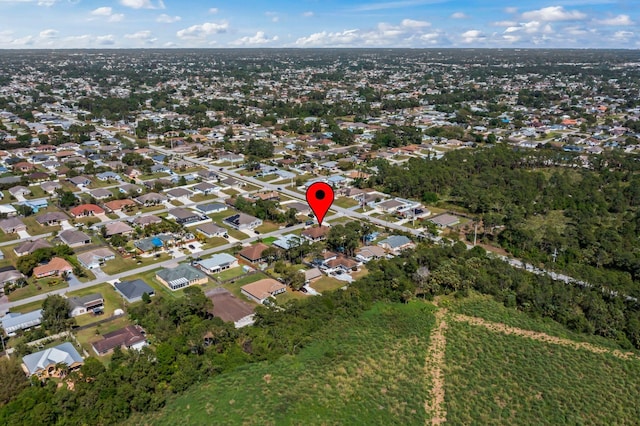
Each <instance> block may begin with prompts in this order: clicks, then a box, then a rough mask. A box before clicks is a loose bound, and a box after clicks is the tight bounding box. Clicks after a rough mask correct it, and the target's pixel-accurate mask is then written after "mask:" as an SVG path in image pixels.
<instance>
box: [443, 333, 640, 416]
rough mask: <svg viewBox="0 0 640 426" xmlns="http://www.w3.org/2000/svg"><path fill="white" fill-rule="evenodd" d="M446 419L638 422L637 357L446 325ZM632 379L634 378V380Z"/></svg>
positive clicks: (639, 409) (639, 399)
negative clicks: (624, 358)
mask: <svg viewBox="0 0 640 426" xmlns="http://www.w3.org/2000/svg"><path fill="white" fill-rule="evenodd" d="M446 351H447V352H446V367H445V373H444V377H445V395H446V397H445V401H446V412H447V421H448V422H449V423H451V424H504V425H513V424H523V425H524V424H550V425H552V424H553V425H555V424H575V425H578V424H601V425H605V424H609V425H612V424H637V421H638V419H639V418H640V408H639V406H638V401H640V387H639V386H637V381H638V377H640V361H638V360H637V359H636V360H622V359H617V358H615V357H613V356H612V355H610V354H606V353H601V354H596V353H592V352H589V351H586V350H576V349H572V348H569V347H563V346H557V345H551V344H547V343H544V342H539V341H536V340H533V339H527V338H523V337H520V336H513V335H503V334H499V333H494V332H492V331H490V330H487V329H484V328H482V327H476V326H472V325H469V324H465V323H452V324H450V325H449V331H448V335H447V349H446ZM634 383H635V384H634Z"/></svg>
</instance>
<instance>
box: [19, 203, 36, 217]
mask: <svg viewBox="0 0 640 426" xmlns="http://www.w3.org/2000/svg"><path fill="white" fill-rule="evenodd" d="M16 212H18V214H19V215H21V216H24V217H27V216H31V215H32V214H33V208H31V206H28V205H26V204H18V205H17V206H16Z"/></svg>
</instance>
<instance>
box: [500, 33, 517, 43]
mask: <svg viewBox="0 0 640 426" xmlns="http://www.w3.org/2000/svg"><path fill="white" fill-rule="evenodd" d="M502 40H504V41H506V42H507V43H516V42H518V41H520V36H517V35H513V34H505V35H503V36H502Z"/></svg>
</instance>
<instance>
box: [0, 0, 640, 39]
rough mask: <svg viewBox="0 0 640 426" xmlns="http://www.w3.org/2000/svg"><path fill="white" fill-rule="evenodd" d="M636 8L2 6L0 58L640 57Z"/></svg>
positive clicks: (596, 0) (414, 3) (155, 1)
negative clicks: (4, 54)
mask: <svg viewBox="0 0 640 426" xmlns="http://www.w3.org/2000/svg"><path fill="white" fill-rule="evenodd" d="M638 6H640V0H617V1H616V0H564V1H563V0H556V1H550V2H547V1H544V0H543V1H540V0H537V1H533V0H508V1H499V0H498V1H496V0H490V1H489V0H451V1H448V0H342V1H339V0H297V1H284V0H269V1H267V0H262V1H259V0H248V1H244V0H236V1H199V0H182V1H181V0H117V1H101V0H0V49H21V48H167V47H171V48H180V47H184V48H194V47H198V48H234V47H235V48H237V47H301V48H305V47H412V48H429V47H503V48H508V47H539V48H574V47H575V48H588V47H594V48H629V49H638V48H640V11H639V9H640V7H638Z"/></svg>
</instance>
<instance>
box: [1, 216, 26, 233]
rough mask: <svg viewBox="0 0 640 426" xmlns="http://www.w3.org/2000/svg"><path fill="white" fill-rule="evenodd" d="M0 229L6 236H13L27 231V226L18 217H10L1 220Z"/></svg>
mask: <svg viewBox="0 0 640 426" xmlns="http://www.w3.org/2000/svg"><path fill="white" fill-rule="evenodd" d="M0 229H2V232H4V233H5V234H13V233H18V232H21V231H26V230H27V225H25V224H24V222H22V220H21V219H20V218H18V217H9V218H7V219H3V220H0Z"/></svg>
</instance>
